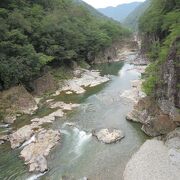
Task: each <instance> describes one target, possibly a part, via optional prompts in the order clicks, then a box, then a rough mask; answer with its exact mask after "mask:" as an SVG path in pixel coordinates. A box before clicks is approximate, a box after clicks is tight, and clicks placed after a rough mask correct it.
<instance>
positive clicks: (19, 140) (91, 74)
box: [0, 68, 109, 172]
mask: <svg viewBox="0 0 180 180" xmlns="http://www.w3.org/2000/svg"><path fill="white" fill-rule="evenodd" d="M74 74H75V75H76V77H74V78H73V79H70V80H66V81H64V82H63V86H62V87H61V88H59V90H57V91H56V93H55V94H53V95H52V98H50V99H48V100H46V102H45V103H46V106H48V107H49V108H50V109H52V110H53V112H52V113H50V114H48V115H47V116H43V117H36V118H33V119H31V120H30V122H31V123H30V124H29V125H25V126H23V127H21V128H19V129H17V130H16V131H14V132H13V133H11V134H10V135H4V136H0V141H1V144H3V143H4V142H5V141H9V142H10V144H11V148H12V149H16V148H20V149H21V152H20V156H21V157H22V158H23V159H24V161H25V164H26V165H28V166H29V171H30V172H38V171H39V172H45V171H47V170H48V164H47V156H48V155H49V153H50V151H51V149H52V148H53V147H54V146H55V145H56V144H57V143H59V141H60V139H61V133H60V131H58V130H53V129H49V128H48V129H44V128H43V126H44V125H45V124H49V123H53V122H54V121H55V120H56V118H60V117H61V118H62V117H63V116H64V115H65V114H66V112H65V111H71V110H72V109H74V108H77V107H78V106H79V104H72V103H69V104H67V103H64V102H63V101H55V100H54V99H53V97H55V96H57V95H59V94H60V93H61V92H64V91H66V94H71V93H73V92H75V93H77V94H79V93H84V92H85V91H86V90H85V89H84V88H86V87H94V86H97V85H99V84H101V83H104V82H107V81H109V78H108V77H105V76H101V75H100V72H99V71H93V70H91V71H90V70H86V69H80V68H79V69H77V70H75V72H74ZM61 83H62V82H61ZM16 89H20V90H21V89H22V90H21V91H23V92H25V93H23V96H20V97H19V98H20V99H17V100H16V101H17V103H18V102H21V103H18V106H17V107H18V108H19V109H20V110H21V109H22V111H21V112H23V113H31V112H35V110H37V108H38V103H39V102H40V101H41V100H42V98H34V99H35V100H33V97H32V96H31V95H29V94H28V93H27V91H26V90H24V88H23V87H17V88H16ZM16 89H15V90H16ZM17 91H18V90H17ZM9 92H10V91H9ZM26 95H27V96H26ZM23 97H25V99H27V98H28V99H31V101H30V102H29V105H26V106H24V103H22V102H23V101H25V100H23ZM17 98H18V97H17ZM31 102H33V103H31ZM17 103H16V104H17ZM7 118H8V117H6V119H5V121H4V122H10V120H11V119H12V120H11V123H13V122H14V121H15V120H16V114H15V112H14V114H13V116H11V117H9V118H8V119H10V120H8V121H7Z"/></svg>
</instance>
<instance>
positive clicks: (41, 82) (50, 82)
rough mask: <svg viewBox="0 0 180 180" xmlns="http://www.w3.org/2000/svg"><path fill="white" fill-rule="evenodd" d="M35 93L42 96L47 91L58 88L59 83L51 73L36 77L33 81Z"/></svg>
mask: <svg viewBox="0 0 180 180" xmlns="http://www.w3.org/2000/svg"><path fill="white" fill-rule="evenodd" d="M32 87H33V90H34V94H35V95H38V96H41V95H43V94H45V93H51V92H54V91H56V90H57V88H58V84H57V82H56V81H55V79H54V77H53V76H52V75H51V74H50V73H46V74H45V75H43V76H42V77H40V78H38V79H36V80H35V81H34V82H33V83H32Z"/></svg>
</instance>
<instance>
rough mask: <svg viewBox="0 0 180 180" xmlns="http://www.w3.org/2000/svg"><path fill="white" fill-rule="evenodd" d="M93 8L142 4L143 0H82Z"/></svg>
mask: <svg viewBox="0 0 180 180" xmlns="http://www.w3.org/2000/svg"><path fill="white" fill-rule="evenodd" d="M83 1H85V2H86V3H88V4H90V5H91V6H93V7H95V8H103V7H107V6H117V5H119V4H124V3H131V2H135V1H140V2H143V1H145V0H83Z"/></svg>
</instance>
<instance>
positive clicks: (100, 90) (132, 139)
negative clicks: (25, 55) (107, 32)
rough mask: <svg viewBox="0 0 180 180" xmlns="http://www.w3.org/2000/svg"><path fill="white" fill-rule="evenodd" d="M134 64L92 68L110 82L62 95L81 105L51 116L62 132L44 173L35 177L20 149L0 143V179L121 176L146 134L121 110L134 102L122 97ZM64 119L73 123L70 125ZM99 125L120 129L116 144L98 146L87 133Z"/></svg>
mask: <svg viewBox="0 0 180 180" xmlns="http://www.w3.org/2000/svg"><path fill="white" fill-rule="evenodd" d="M133 66H134V65H130V64H129V63H126V62H114V63H104V64H101V65H96V66H94V67H93V69H100V70H101V72H102V74H103V75H104V74H109V75H110V77H111V78H110V81H109V82H107V83H104V84H101V85H99V86H97V87H93V88H89V89H87V91H86V93H84V94H82V95H63V96H62V95H61V96H58V97H56V98H57V99H58V100H63V101H64V102H72V103H80V104H81V105H80V107H78V108H77V109H75V110H73V111H71V112H67V115H66V116H64V117H63V118H59V119H56V121H55V123H54V124H53V125H52V128H54V129H59V130H60V131H61V134H62V139H61V143H60V144H59V145H57V146H56V147H55V148H54V149H53V151H52V152H51V153H50V156H49V157H48V166H49V171H48V172H47V173H46V174H44V175H42V174H41V176H40V177H38V176H39V175H34V174H29V173H28V169H27V167H26V166H25V165H24V162H23V160H21V159H20V158H19V157H18V156H19V151H20V149H17V150H11V149H10V145H9V144H4V145H1V146H0V152H1V156H0V179H3V180H11V179H12V180H15V179H17V180H21V179H22V180H24V179H28V178H29V179H42V180H60V179H61V177H62V176H67V177H70V178H72V177H74V178H75V179H80V178H83V177H88V178H89V179H90V180H91V179H92V180H122V179H123V171H124V168H125V165H126V163H127V162H128V160H129V159H130V157H131V156H132V154H133V153H134V152H136V151H137V149H138V148H139V147H140V146H141V145H142V144H143V142H144V141H145V140H146V139H147V136H146V135H145V134H144V133H143V132H142V131H141V130H140V125H139V124H136V123H132V122H128V121H126V119H125V116H126V114H127V113H128V112H129V111H131V109H132V106H133V103H132V102H131V101H130V100H128V99H125V98H122V97H121V94H122V93H123V92H124V91H126V90H129V89H130V88H131V80H136V79H138V78H140V74H139V73H138V72H137V71H136V70H135V69H134V70H129V69H132V68H133ZM67 122H73V123H75V124H76V126H75V127H70V126H68V125H67ZM98 128H117V129H121V130H122V131H123V132H124V134H125V138H124V139H122V140H121V141H120V142H117V143H115V144H110V145H108V144H103V143H100V142H98V141H97V139H96V138H95V137H92V135H91V131H92V130H93V129H98Z"/></svg>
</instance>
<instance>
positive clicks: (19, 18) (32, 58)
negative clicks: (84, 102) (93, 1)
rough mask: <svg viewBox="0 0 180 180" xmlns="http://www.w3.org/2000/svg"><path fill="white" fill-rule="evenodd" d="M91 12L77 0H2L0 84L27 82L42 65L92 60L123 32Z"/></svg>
mask: <svg viewBox="0 0 180 180" xmlns="http://www.w3.org/2000/svg"><path fill="white" fill-rule="evenodd" d="M94 12H95V10H94ZM94 12H91V10H90V9H88V8H87V7H86V6H85V5H84V4H83V3H80V1H79V0H78V1H77V0H76V1H75V0H74V1H73V0H36V1H35V0H28V1H27V0H13V1H12V0H1V1H0V22H1V26H0V89H4V88H9V87H10V86H13V85H16V84H19V83H27V82H29V81H30V80H32V79H33V78H34V77H36V76H38V75H39V74H40V72H41V71H42V69H43V67H44V66H46V65H50V64H51V65H52V64H56V65H61V64H62V63H68V62H69V61H83V60H86V61H88V60H93V59H92V58H91V59H88V57H89V56H91V57H93V56H95V55H96V54H97V53H98V52H99V51H101V50H102V49H104V48H106V47H108V46H109V45H110V44H111V43H112V42H113V41H114V40H117V39H119V38H122V36H125V35H128V32H127V31H126V30H125V29H123V28H122V27H121V26H120V25H119V24H118V23H116V22H114V21H111V20H109V19H106V18H104V17H101V16H100V15H99V16H96V15H95V13H94Z"/></svg>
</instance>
